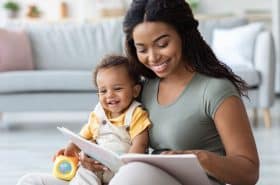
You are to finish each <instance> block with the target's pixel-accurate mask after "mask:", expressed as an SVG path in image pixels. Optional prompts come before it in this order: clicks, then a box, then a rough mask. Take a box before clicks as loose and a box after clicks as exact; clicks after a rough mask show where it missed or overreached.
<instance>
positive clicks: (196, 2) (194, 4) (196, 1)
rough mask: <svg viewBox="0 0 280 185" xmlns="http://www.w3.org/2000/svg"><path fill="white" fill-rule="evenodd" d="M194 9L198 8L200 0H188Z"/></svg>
mask: <svg viewBox="0 0 280 185" xmlns="http://www.w3.org/2000/svg"><path fill="white" fill-rule="evenodd" d="M186 1H187V3H189V5H190V7H191V9H192V10H196V9H197V7H198V5H199V0H186Z"/></svg>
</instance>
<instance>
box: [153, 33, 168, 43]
mask: <svg viewBox="0 0 280 185" xmlns="http://www.w3.org/2000/svg"><path fill="white" fill-rule="evenodd" d="M165 37H169V35H168V34H163V35H161V36H159V37H157V38H155V39H154V40H153V42H157V41H158V40H160V39H162V38H165Z"/></svg>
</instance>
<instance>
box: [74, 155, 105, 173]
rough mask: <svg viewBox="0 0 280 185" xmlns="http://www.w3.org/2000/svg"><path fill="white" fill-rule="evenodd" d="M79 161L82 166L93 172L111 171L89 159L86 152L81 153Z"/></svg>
mask: <svg viewBox="0 0 280 185" xmlns="http://www.w3.org/2000/svg"><path fill="white" fill-rule="evenodd" d="M79 159H80V163H81V165H82V166H83V167H84V168H86V169H88V170H90V171H92V172H98V171H107V170H109V169H108V168H107V167H106V166H104V165H102V164H101V163H100V162H98V161H96V160H94V159H92V158H90V157H88V156H87V155H86V154H85V153H84V152H81V153H80V158H79Z"/></svg>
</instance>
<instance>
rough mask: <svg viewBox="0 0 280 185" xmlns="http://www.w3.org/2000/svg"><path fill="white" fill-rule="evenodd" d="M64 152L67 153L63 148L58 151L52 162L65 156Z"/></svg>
mask: <svg viewBox="0 0 280 185" xmlns="http://www.w3.org/2000/svg"><path fill="white" fill-rule="evenodd" d="M64 151H65V148H62V149H60V150H58V151H57V152H56V153H55V154H54V156H53V157H52V161H53V162H54V161H55V159H56V158H57V156H59V155H64Z"/></svg>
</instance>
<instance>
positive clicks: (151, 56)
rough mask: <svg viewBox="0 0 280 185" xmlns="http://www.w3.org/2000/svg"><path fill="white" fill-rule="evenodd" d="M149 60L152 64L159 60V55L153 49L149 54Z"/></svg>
mask: <svg viewBox="0 0 280 185" xmlns="http://www.w3.org/2000/svg"><path fill="white" fill-rule="evenodd" d="M148 60H149V62H151V63H154V62H156V61H157V60H158V54H157V52H156V51H155V50H153V49H151V50H150V51H149V54H148Z"/></svg>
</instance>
